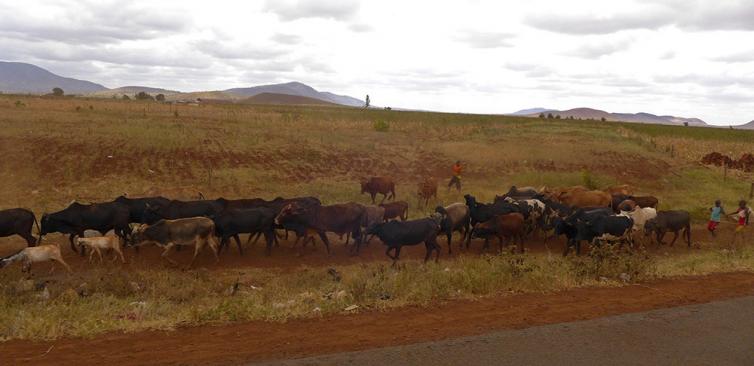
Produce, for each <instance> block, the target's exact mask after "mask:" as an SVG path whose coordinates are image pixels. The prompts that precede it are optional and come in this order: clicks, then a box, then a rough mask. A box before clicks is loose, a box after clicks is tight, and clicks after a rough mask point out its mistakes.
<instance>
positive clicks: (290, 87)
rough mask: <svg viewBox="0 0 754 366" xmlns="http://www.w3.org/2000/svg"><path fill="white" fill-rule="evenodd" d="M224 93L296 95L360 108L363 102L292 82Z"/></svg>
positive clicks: (235, 89)
mask: <svg viewBox="0 0 754 366" xmlns="http://www.w3.org/2000/svg"><path fill="white" fill-rule="evenodd" d="M225 91H226V92H228V93H231V94H235V95H239V96H244V97H253V96H255V95H257V94H262V93H273V94H288V95H298V96H302V97H308V98H313V99H319V100H324V101H327V102H331V103H335V104H341V105H347V106H352V107H361V106H363V105H364V101H362V100H359V99H356V98H353V97H349V96H345V95H337V94H333V93H330V92H320V91H317V90H316V89H314V88H312V87H311V86H308V85H306V84H303V83H299V82H297V81H292V82H289V83H284V84H270V85H259V86H253V87H249V88H233V89H228V90H225Z"/></svg>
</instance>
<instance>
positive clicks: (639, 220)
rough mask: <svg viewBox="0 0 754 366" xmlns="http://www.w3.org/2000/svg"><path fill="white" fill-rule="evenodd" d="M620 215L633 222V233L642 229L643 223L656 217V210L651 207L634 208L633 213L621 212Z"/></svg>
mask: <svg viewBox="0 0 754 366" xmlns="http://www.w3.org/2000/svg"><path fill="white" fill-rule="evenodd" d="M620 215H622V216H626V217H630V218H631V220H634V227H633V231H639V230H642V229H644V223H646V222H647V221H649V220H651V219H654V218H655V217H657V210H656V209H654V208H652V207H644V208H641V207H639V206H636V208H634V210H633V211H621V213H620Z"/></svg>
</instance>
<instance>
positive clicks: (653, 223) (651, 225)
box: [644, 219, 657, 236]
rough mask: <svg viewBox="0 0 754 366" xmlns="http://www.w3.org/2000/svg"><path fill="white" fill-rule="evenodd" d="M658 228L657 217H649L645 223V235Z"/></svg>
mask: <svg viewBox="0 0 754 366" xmlns="http://www.w3.org/2000/svg"><path fill="white" fill-rule="evenodd" d="M655 229H657V219H649V220H647V222H645V223H644V235H646V236H649V235H650V234H652V232H653V231H655Z"/></svg>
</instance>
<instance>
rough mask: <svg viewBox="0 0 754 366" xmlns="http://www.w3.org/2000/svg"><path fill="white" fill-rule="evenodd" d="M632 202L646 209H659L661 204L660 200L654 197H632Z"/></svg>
mask: <svg viewBox="0 0 754 366" xmlns="http://www.w3.org/2000/svg"><path fill="white" fill-rule="evenodd" d="M631 200H632V201H634V202H636V205H637V206H639V207H641V208H645V207H652V208H657V204H658V203H659V200H658V199H657V197H654V196H635V197H631Z"/></svg>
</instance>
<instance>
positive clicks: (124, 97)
mask: <svg viewBox="0 0 754 366" xmlns="http://www.w3.org/2000/svg"><path fill="white" fill-rule="evenodd" d="M123 100H131V97H129V96H128V95H126V94H123Z"/></svg>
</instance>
